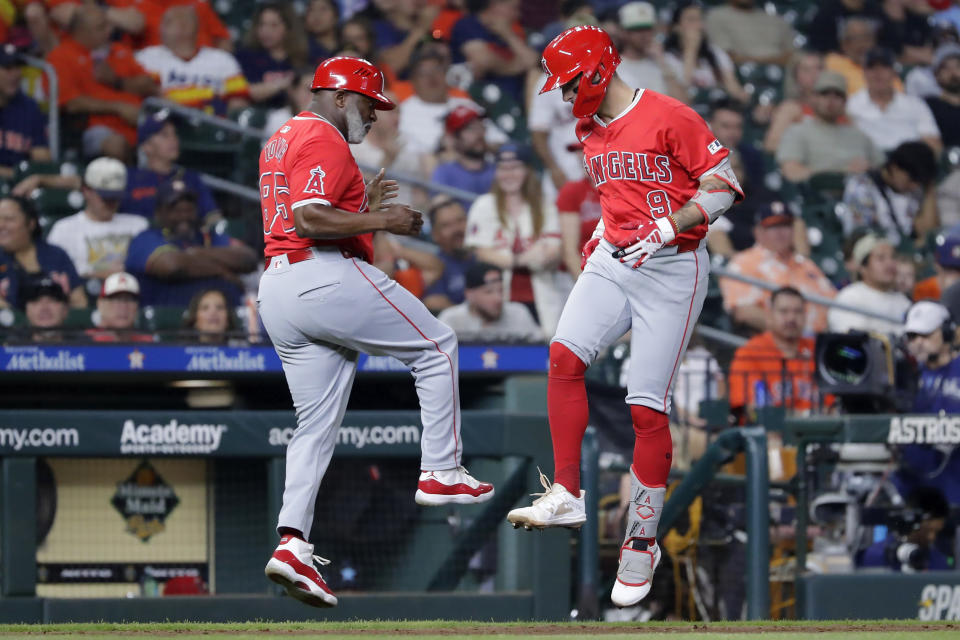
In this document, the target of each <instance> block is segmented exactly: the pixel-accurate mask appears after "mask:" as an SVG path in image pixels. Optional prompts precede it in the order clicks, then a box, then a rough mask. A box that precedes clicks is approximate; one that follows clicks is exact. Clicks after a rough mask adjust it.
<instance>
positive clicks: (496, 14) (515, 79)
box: [450, 0, 540, 106]
mask: <svg viewBox="0 0 960 640" xmlns="http://www.w3.org/2000/svg"><path fill="white" fill-rule="evenodd" d="M481 4H483V5H484V6H482V7H481V8H479V10H478V11H477V12H476V13H475V14H468V15H465V16H464V17H462V18H460V19H459V20H457V22H456V24H454V25H453V31H452V33H451V35H450V50H451V52H452V53H453V62H454V63H455V64H459V63H463V62H468V61H469V63H470V67H471V68H472V69H473V70H474V79H475V80H477V81H488V82H491V83H493V84H494V85H496V86H497V87H499V88H500V90H501V91H502V92H503V93H504V94H505V95H507V96H509V97H510V98H511V99H512V100H513V101H514V102H515V103H516V104H517V105H520V106H523V104H524V97H523V88H524V80H525V78H526V72H527V71H528V70H529V69H531V68H533V67H534V66H536V65H537V64H538V63H539V61H540V56H539V55H538V54H537V53H536V52H535V51H534V50H533V49H531V48H530V47H528V46H527V44H526V42H525V41H524V36H523V31H522V30H520V29H519V27H518V26H517V19H518V18H519V17H520V16H519V11H518V8H519V4H520V3H509V2H498V1H493V0H490V1H488V2H485V3H481ZM515 29H516V30H515ZM477 44H480V45H484V46H477Z"/></svg>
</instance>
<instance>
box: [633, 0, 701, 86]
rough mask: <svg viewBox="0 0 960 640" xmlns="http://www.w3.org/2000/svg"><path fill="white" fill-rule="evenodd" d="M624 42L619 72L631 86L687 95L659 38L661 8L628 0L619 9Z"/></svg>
mask: <svg viewBox="0 0 960 640" xmlns="http://www.w3.org/2000/svg"><path fill="white" fill-rule="evenodd" d="M617 18H618V19H619V22H620V29H621V33H622V37H621V38H620V41H621V42H622V44H621V46H620V58H621V61H620V65H619V66H618V67H617V73H618V74H619V75H620V77H621V78H623V81H624V82H626V83H627V84H628V85H630V86H631V87H643V88H644V89H650V90H652V91H656V92H658V93H665V94H667V95H668V96H670V97H672V98H676V99H677V100H685V99H686V98H687V96H686V91H685V90H684V88H683V85H682V84H681V83H680V81H679V79H678V78H677V76H676V74H675V73H674V72H673V70H672V69H671V68H670V65H668V64H667V62H666V60H665V59H664V57H663V45H662V44H660V43H659V42H658V41H657V38H656V35H657V34H656V27H657V11H656V9H654V8H653V5H652V4H650V3H649V2H628V3H627V4H625V5H623V6H622V7H620V10H619V11H618V12H617Z"/></svg>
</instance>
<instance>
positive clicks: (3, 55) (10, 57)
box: [0, 43, 23, 67]
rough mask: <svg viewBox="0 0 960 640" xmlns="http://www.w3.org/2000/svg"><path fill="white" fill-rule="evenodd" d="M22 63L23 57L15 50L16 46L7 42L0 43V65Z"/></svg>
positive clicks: (14, 65) (6, 65) (10, 65)
mask: <svg viewBox="0 0 960 640" xmlns="http://www.w3.org/2000/svg"><path fill="white" fill-rule="evenodd" d="M21 64H23V59H22V58H21V57H20V54H19V53H18V52H17V47H16V46H14V45H12V44H10V43H7V44H4V45H0V67H17V66H20V65H21Z"/></svg>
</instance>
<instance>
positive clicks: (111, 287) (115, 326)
mask: <svg viewBox="0 0 960 640" xmlns="http://www.w3.org/2000/svg"><path fill="white" fill-rule="evenodd" d="M139 313H140V283H138V282H137V279H136V278H134V277H133V276H132V275H130V274H129V273H127V272H125V271H119V272H117V273H114V274H111V275H110V276H108V277H107V279H106V280H104V281H103V287H102V288H101V289H100V297H99V298H97V312H96V314H95V315H94V323H95V325H96V326H95V327H94V328H93V329H88V330H87V332H86V333H87V336H88V337H89V338H90V339H91V340H93V341H94V342H153V336H152V335H150V334H146V333H135V332H133V331H132V330H133V329H134V328H135V325H136V323H137V315H138V314H139Z"/></svg>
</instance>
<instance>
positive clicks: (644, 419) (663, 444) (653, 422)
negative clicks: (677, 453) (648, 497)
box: [630, 404, 673, 488]
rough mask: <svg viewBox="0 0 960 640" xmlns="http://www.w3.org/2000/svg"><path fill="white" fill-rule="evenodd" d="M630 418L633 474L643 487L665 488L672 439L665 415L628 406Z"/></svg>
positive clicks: (644, 408) (671, 453) (641, 407)
mask: <svg viewBox="0 0 960 640" xmlns="http://www.w3.org/2000/svg"><path fill="white" fill-rule="evenodd" d="M630 415H631V416H632V417H633V432H634V434H636V440H634V445H633V473H634V474H636V476H637V480H639V481H640V482H642V483H643V484H644V485H646V486H648V487H651V488H654V487H665V486H667V476H669V475H670V463H671V462H672V461H673V439H672V438H671V437H670V420H669V416H667V414H665V413H661V412H659V411H654V410H653V409H651V408H649V407H643V406H640V405H638V404H634V405H630Z"/></svg>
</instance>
